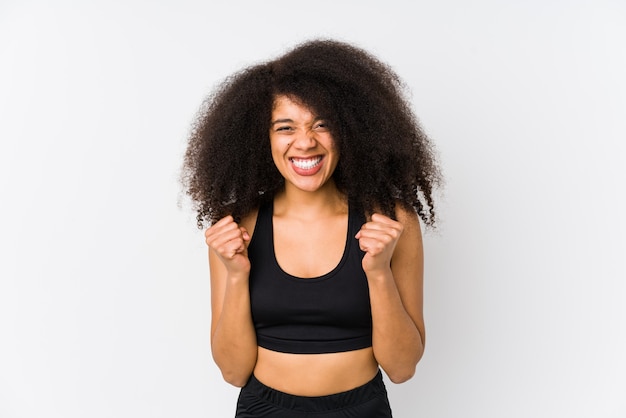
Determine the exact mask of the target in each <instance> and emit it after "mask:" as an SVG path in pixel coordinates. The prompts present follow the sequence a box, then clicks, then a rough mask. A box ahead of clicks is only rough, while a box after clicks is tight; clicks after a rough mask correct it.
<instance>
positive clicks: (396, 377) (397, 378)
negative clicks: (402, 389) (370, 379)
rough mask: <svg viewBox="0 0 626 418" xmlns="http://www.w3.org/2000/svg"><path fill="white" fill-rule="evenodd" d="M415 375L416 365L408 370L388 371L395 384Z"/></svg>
mask: <svg viewBox="0 0 626 418" xmlns="http://www.w3.org/2000/svg"><path fill="white" fill-rule="evenodd" d="M414 375H415V367H413V368H410V369H407V370H398V371H396V372H393V373H387V376H388V377H389V380H391V381H392V382H393V383H395V384H400V383H404V382H406V381H407V380H409V379H411V378H412V377H413V376H414Z"/></svg>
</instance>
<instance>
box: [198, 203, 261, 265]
mask: <svg viewBox="0 0 626 418" xmlns="http://www.w3.org/2000/svg"><path fill="white" fill-rule="evenodd" d="M204 236H205V238H206V243H207V245H208V246H209V248H210V249H211V250H213V251H214V252H215V253H216V254H217V256H218V257H219V258H220V260H221V261H222V263H224V266H225V267H226V269H227V270H228V271H229V272H231V273H240V272H249V271H250V260H249V259H248V243H249V242H250V235H249V234H248V231H246V229H245V228H244V227H241V226H239V225H238V224H237V223H236V222H235V221H234V219H233V217H232V216H230V215H229V216H226V217H225V218H222V219H220V220H219V221H217V222H216V223H214V224H213V225H211V227H210V228H208V229H207V230H206V231H205V232H204Z"/></svg>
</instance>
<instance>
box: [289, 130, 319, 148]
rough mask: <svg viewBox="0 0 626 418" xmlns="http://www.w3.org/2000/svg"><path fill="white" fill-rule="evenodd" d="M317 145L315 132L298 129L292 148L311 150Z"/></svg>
mask: <svg viewBox="0 0 626 418" xmlns="http://www.w3.org/2000/svg"><path fill="white" fill-rule="evenodd" d="M316 145H317V139H316V137H315V132H313V131H312V130H310V129H304V128H303V129H299V130H298V132H297V134H296V137H295V138H294V141H293V147H295V148H297V149H303V150H307V149H311V148H315V146H316Z"/></svg>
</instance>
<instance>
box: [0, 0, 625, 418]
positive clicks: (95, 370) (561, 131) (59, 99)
mask: <svg viewBox="0 0 626 418" xmlns="http://www.w3.org/2000/svg"><path fill="white" fill-rule="evenodd" d="M49 3H52V2H44V1H18V0H15V1H9V2H8V3H7V1H3V2H0V60H1V65H0V141H1V142H0V199H1V200H0V210H1V216H0V240H1V241H0V246H1V247H0V257H1V262H0V277H1V279H0V417H3V418H4V417H6V418H23V417H29V418H31V417H33V418H34V417H47V418H53V417H63V418H73V417H93V418H100V417H155V418H156V417H159V418H160V417H168V418H169V417H186V418H192V417H228V416H232V415H233V413H234V405H235V398H236V396H237V390H236V389H235V388H233V387H230V386H229V385H227V384H226V383H224V382H223V381H222V380H221V377H220V375H219V371H218V370H217V368H216V367H215V366H214V364H213V362H212V359H211V356H210V353H209V336H208V334H209V320H210V318H209V279H208V271H207V263H206V249H205V246H204V242H203V236H202V233H201V232H200V231H198V230H196V229H195V225H194V215H193V213H191V211H190V210H189V208H188V205H187V206H184V207H183V209H180V208H179V207H178V206H177V202H178V200H179V197H180V187H179V185H178V183H177V176H178V170H179V168H180V163H181V155H182V152H183V149H184V146H185V138H186V135H187V133H188V129H189V124H190V122H191V120H192V118H193V116H194V113H195V111H196V109H197V108H198V106H199V104H200V102H201V100H202V98H203V97H204V96H205V95H206V94H207V93H208V92H209V91H210V90H211V87H212V86H214V85H215V83H216V82H217V81H219V80H221V79H222V78H223V77H225V76H226V75H228V74H229V73H230V72H232V71H234V70H237V69H239V68H241V67H242V66H244V65H246V64H250V63H255V62H257V61H259V60H261V59H265V58H269V57H273V56H275V55H277V54H279V53H281V52H283V51H284V50H285V49H286V48H287V47H289V46H292V45H294V43H296V42H297V41H301V40H304V39H308V38H310V37H316V36H331V37H336V38H339V39H341V40H346V41H351V42H354V43H356V44H358V45H360V46H362V47H365V48H366V49H368V50H370V51H371V52H373V53H375V54H376V55H378V56H379V57H381V58H382V59H383V60H385V61H387V62H389V63H390V64H391V65H392V66H393V67H394V68H396V70H397V71H398V72H399V73H400V75H401V76H402V77H403V78H404V79H405V81H406V82H407V84H408V85H409V86H410V87H411V89H412V92H413V103H414V105H415V109H416V112H417V114H418V115H419V117H420V119H421V121H422V123H423V125H424V127H425V129H426V131H427V132H428V133H429V134H430V135H431V136H432V137H433V138H434V140H435V141H436V143H437V145H438V147H439V150H440V153H441V159H442V162H443V166H444V170H445V173H446V176H447V188H446V190H445V195H444V196H443V197H442V200H441V205H440V210H439V213H440V215H441V218H442V223H441V227H440V229H439V231H438V232H435V233H428V234H427V235H426V246H427V249H426V256H427V275H426V288H425V298H426V299H425V303H426V319H427V328H428V344H427V352H426V355H425V357H424V358H423V360H422V362H421V363H420V365H419V367H418V371H417V374H416V376H415V377H414V378H413V379H412V380H411V381H410V382H408V383H405V384H403V385H399V386H396V385H393V384H389V385H388V387H389V391H390V398H391V400H392V403H393V407H394V411H395V413H396V416H398V417H429V418H443V417H449V418H457V417H477V418H478V417H480V418H485V417H487V418H490V417H493V418H496V417H498V418H499V417H507V418H510V417H550V418H552V417H568V418H575V417H580V418H583V417H585V418H586V417H595V418H600V417H602V418H604V417H606V418H608V417H612V418H618V417H622V418H623V417H626V395H625V394H626V360H625V356H624V353H626V324H625V322H626V321H625V318H626V307H625V306H624V302H623V300H624V297H625V296H626V285H625V284H624V280H625V279H626V274H625V273H626V269H625V267H624V259H625V256H626V251H625V250H626V248H625V247H626V246H625V244H624V240H625V238H624V237H625V236H626V227H625V222H624V212H625V210H626V207H625V206H626V205H625V203H624V198H623V194H624V191H623V189H624V180H625V179H626V170H625V168H624V163H625V159H624V150H625V147H624V142H625V140H626V135H625V134H626V122H625V121H626V82H625V77H624V74H626V53H625V51H626V50H625V49H624V41H625V40H626V4H625V3H624V2H623V1H620V0H595V1H565V0H564V1H549V0H548V1H539V0H531V1H526V2H515V1H509V2H503V1H501V2H497V1H488V0H480V1H473V2H467V1H463V0H448V1H438V2H426V1H419V2H413V3H411V2H408V1H407V2H402V1H391V0H389V1H384V2H374V1H352V2H349V1H343V2H342V1H336V0H335V1H328V0H320V1H317V2H307V3H304V2H293V1H282V0H281V1H267V2H260V1H259V2H257V1H248V2H243V1H231V2H224V1H200V0H198V1H192V0H188V1H177V2H174V1H169V2H166V1H147V0H145V1H139V0H136V1H127V2H123V1H93V2H79V1H75V2H70V1H63V0H60V1H56V2H54V3H56V4H55V5H54V6H52V5H50V4H49ZM409 4H413V5H412V6H409Z"/></svg>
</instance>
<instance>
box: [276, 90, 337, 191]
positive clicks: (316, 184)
mask: <svg viewBox="0 0 626 418" xmlns="http://www.w3.org/2000/svg"><path fill="white" fill-rule="evenodd" d="M270 145H271V149H272V158H273V159H274V164H276V167H277V168H278V171H280V173H281V174H282V175H283V177H284V178H285V187H286V188H292V187H293V188H296V189H299V190H302V191H308V192H314V191H318V190H320V189H322V188H323V187H324V186H325V185H327V184H329V183H331V182H332V180H331V177H332V174H333V172H334V171H335V167H337V162H338V161H339V151H338V150H337V148H336V146H335V141H334V140H333V137H332V135H331V134H330V131H329V129H328V126H327V125H326V123H325V121H324V120H323V119H321V117H320V116H318V115H315V114H313V113H311V110H309V109H308V108H307V107H306V106H303V105H302V104H300V103H298V102H297V101H293V100H291V99H290V98H289V97H287V96H277V97H276V99H275V100H274V109H273V110H272V120H271V125H270Z"/></svg>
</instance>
